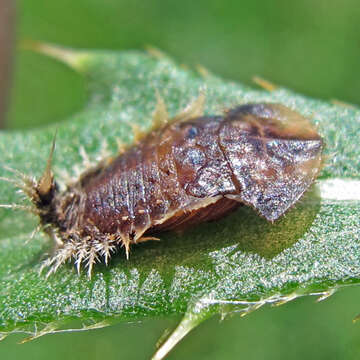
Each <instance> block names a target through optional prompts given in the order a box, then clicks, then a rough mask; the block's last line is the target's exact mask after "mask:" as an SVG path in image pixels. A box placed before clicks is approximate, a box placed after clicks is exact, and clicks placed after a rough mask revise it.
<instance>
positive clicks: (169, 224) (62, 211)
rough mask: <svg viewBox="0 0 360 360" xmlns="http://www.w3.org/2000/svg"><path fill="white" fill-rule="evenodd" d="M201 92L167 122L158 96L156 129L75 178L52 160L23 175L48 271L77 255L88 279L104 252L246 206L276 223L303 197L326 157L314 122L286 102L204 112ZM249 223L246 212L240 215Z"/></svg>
mask: <svg viewBox="0 0 360 360" xmlns="http://www.w3.org/2000/svg"><path fill="white" fill-rule="evenodd" d="M203 104H204V95H203V94H201V95H200V96H199V98H198V99H197V100H196V101H195V102H194V103H193V104H190V105H189V106H188V107H187V108H186V109H185V110H184V111H183V112H182V113H180V114H179V115H177V116H176V117H175V118H173V119H171V120H169V119H168V116H167V111H166V108H165V104H164V102H163V100H162V99H161V98H160V97H159V96H158V104H157V107H156V110H155V112H154V126H153V129H152V130H151V131H150V132H149V133H148V134H147V135H146V136H144V137H143V138H142V139H141V140H140V141H138V142H136V143H135V144H134V145H133V146H131V147H129V148H128V149H126V150H125V151H124V152H122V153H120V154H118V155H117V156H115V157H111V158H107V159H104V160H103V161H101V162H100V163H99V164H98V165H96V166H95V167H93V168H92V169H90V170H88V171H86V172H85V173H84V174H82V175H81V176H80V178H79V179H78V181H76V182H75V183H72V184H70V185H68V186H67V188H66V190H65V191H62V192H61V191H60V190H59V189H58V186H57V183H56V182H55V181H54V180H53V175H52V172H51V157H52V152H51V156H50V159H49V161H48V165H47V167H46V170H45V173H44V175H43V176H42V178H41V179H40V180H38V181H31V180H29V179H27V180H26V181H25V180H24V185H23V189H24V191H25V192H26V193H27V194H28V195H29V197H30V199H31V201H32V203H33V205H34V208H35V212H36V213H37V214H38V215H39V217H40V224H41V226H42V228H43V229H44V231H46V232H47V233H48V234H50V235H51V236H52V237H53V238H54V239H55V240H56V250H55V252H54V255H53V257H51V258H49V259H48V260H47V261H46V262H45V264H44V266H46V267H50V270H49V272H48V274H51V273H52V272H55V271H56V270H57V268H58V267H59V266H60V265H61V264H62V263H64V262H65V261H67V260H68V259H71V258H74V260H75V263H76V266H77V269H78V271H80V267H81V264H82V263H85V264H86V265H87V266H88V274H89V276H91V272H92V267H93V264H94V263H95V262H96V261H97V260H99V259H100V258H104V260H105V262H106V263H107V262H108V260H109V258H110V255H111V252H113V251H115V250H116V249H117V248H119V247H124V248H125V251H126V256H127V257H128V255H129V249H130V244H135V243H139V242H143V241H147V240H152V239H156V238H154V237H153V235H154V234H157V233H159V232H160V231H165V230H173V229H184V228H187V227H188V226H190V225H194V224H197V223H200V222H204V221H209V220H214V219H218V218H220V217H222V216H224V215H225V214H227V213H229V212H230V211H232V210H234V209H235V208H237V207H238V206H239V205H241V204H245V205H250V206H252V207H253V208H254V209H255V210H256V211H257V212H258V213H259V214H260V215H261V216H263V217H265V218H266V219H267V220H269V221H275V220H276V219H278V218H279V217H280V216H282V215H283V214H284V213H285V212H286V211H287V210H288V209H289V208H290V207H292V206H293V205H294V204H295V203H296V201H297V200H298V199H299V198H300V197H301V196H302V195H303V194H304V192H305V191H306V190H307V189H308V188H309V186H310V185H311V184H312V183H313V181H314V179H315V178H316V176H317V174H318V172H319V170H320V168H321V164H322V148H323V141H322V139H321V137H320V136H319V135H318V133H317V131H316V129H315V127H314V126H313V125H311V123H310V122H309V121H308V120H307V119H305V118H304V117H302V116H301V115H299V114H298V113H296V112H294V111H292V110H290V109H289V108H287V107H285V106H283V105H280V104H265V103H260V104H248V105H242V106H239V107H236V108H234V109H232V110H229V111H226V112H225V113H224V114H223V115H221V116H203V115H202V107H203ZM243 221H246V219H243Z"/></svg>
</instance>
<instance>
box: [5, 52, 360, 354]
mask: <svg viewBox="0 0 360 360" xmlns="http://www.w3.org/2000/svg"><path fill="white" fill-rule="evenodd" d="M40 50H42V51H44V52H46V53H48V54H49V55H53V56H55V57H56V58H57V59H58V60H60V61H63V62H65V63H68V64H69V65H70V66H71V67H72V68H74V70H75V71H77V72H79V73H81V74H82V76H83V77H84V81H85V83H86V84H87V89H88V101H87V104H86V106H85V108H84V109H83V110H82V111H81V112H79V113H77V114H75V115H73V116H72V117H70V118H68V119H65V120H64V121H63V122H61V124H59V125H58V126H57V128H58V135H57V144H56V145H57V148H56V152H55V159H54V171H55V175H56V178H57V179H61V177H62V175H61V174H63V173H68V174H69V175H71V176H76V167H81V163H82V159H81V155H80V152H79V149H80V147H83V148H84V149H85V150H86V152H87V153H88V155H89V156H90V158H91V159H93V160H95V159H96V158H98V157H99V156H101V155H100V154H101V149H103V147H104V143H106V144H107V145H108V148H109V149H110V150H111V151H112V152H113V153H115V152H116V148H117V145H116V144H117V140H118V139H120V140H121V141H123V142H128V143H131V141H132V138H133V134H132V124H135V123H136V124H138V125H140V126H141V127H142V128H143V129H147V128H149V127H150V124H151V114H152V111H153V110H154V107H155V103H156V96H155V89H157V90H158V91H159V92H160V93H161V95H162V96H163V97H164V99H165V102H166V104H167V105H168V109H169V112H170V114H172V115H173V114H175V113H176V112H177V111H178V110H179V109H181V108H183V107H184V106H185V105H186V104H187V103H188V102H189V101H190V100H192V99H193V98H194V97H196V96H197V95H198V92H199V89H200V88H204V87H206V95H207V103H206V113H208V114H220V113H221V112H222V111H223V110H224V109H226V108H229V107H233V106H235V105H238V104H243V103H248V102H278V103H282V104H284V105H287V106H289V107H291V108H293V109H296V110H297V111H299V112H300V113H302V114H303V115H305V116H307V117H310V118H311V119H312V121H313V122H314V123H315V124H317V126H318V128H319V132H320V133H321V134H322V136H323V137H324V139H325V142H326V144H327V146H326V150H325V153H326V155H327V162H326V165H325V167H324V169H323V170H322V173H321V175H320V177H319V180H318V182H317V184H316V185H315V186H314V187H313V188H312V189H311V191H309V192H308V193H307V194H306V196H305V197H304V198H303V199H302V200H301V201H300V202H299V203H298V205H297V206H296V207H295V208H294V209H292V210H291V211H290V212H288V213H287V214H286V216H285V217H283V218H282V219H281V220H279V221H277V222H276V223H275V224H271V223H268V222H266V221H265V220H264V219H262V218H260V217H259V216H258V215H257V214H256V213H254V211H253V210H251V209H250V208H247V207H243V208H241V209H239V210H238V211H237V212H235V213H234V214H232V215H230V216H228V217H226V218H224V219H222V220H220V221H217V222H213V223H207V224H203V225H200V226H198V227H196V228H195V229H192V230H189V231H187V232H185V233H184V234H182V235H179V234H175V233H166V234H162V235H161V242H147V243H144V244H139V245H137V246H134V247H133V249H132V253H131V257H130V260H128V261H127V260H126V259H125V256H124V253H123V251H122V250H119V251H118V252H117V254H116V255H115V256H114V257H113V258H112V261H111V263H110V264H109V266H108V267H106V266H105V265H103V264H99V265H98V266H96V269H95V272H94V275H93V277H92V279H91V280H89V279H88V278H87V277H86V274H81V275H80V276H78V275H77V273H76V271H75V268H74V265H73V264H67V265H65V266H63V267H61V268H60V269H59V270H58V272H57V273H56V274H55V275H52V276H50V277H49V278H48V279H45V277H44V276H43V275H39V268H40V265H41V262H42V260H44V259H45V258H46V256H47V253H49V252H51V251H52V247H53V244H52V243H51V241H50V240H49V238H48V237H47V236H46V235H44V234H42V233H37V234H35V236H34V237H33V239H31V240H30V237H31V234H32V232H33V230H34V229H35V228H36V224H37V219H36V218H34V216H32V215H30V214H27V213H24V212H21V211H17V210H16V211H15V210H9V209H1V211H0V228H1V232H0V279H1V288H0V331H1V332H2V334H3V335H4V336H5V335H7V334H9V333H12V332H19V331H22V332H25V333H29V335H30V338H32V337H37V336H41V335H43V334H45V333H49V332H55V331H59V330H60V331H61V329H64V328H67V327H68V326H69V324H70V321H71V320H79V321H80V322H81V323H82V324H83V329H87V328H91V327H99V326H105V325H108V324H110V323H114V322H116V321H132V320H137V319H143V318H146V317H154V316H169V315H172V314H185V317H184V320H183V322H182V323H181V324H180V325H179V327H178V328H177V329H176V330H175V332H174V333H173V335H172V336H170V338H169V339H168V340H167V341H165V343H164V345H163V346H162V347H161V348H160V349H159V352H158V353H157V354H156V355H155V357H154V358H156V359H160V358H162V357H163V356H164V355H165V354H166V353H167V352H168V351H169V350H170V349H171V348H172V347H173V345H174V344H175V343H176V342H177V341H179V340H180V339H181V338H182V337H183V336H184V335H185V334H186V333H187V332H188V331H190V330H191V329H192V328H193V327H194V326H196V325H197V324H198V323H200V322H201V321H202V320H204V319H206V318H208V317H210V316H212V315H214V314H218V313H220V314H222V316H225V315H226V314H228V313H231V312H239V313H240V314H242V315H244V314H247V313H249V312H250V311H252V310H255V309H257V308H259V307H260V306H262V305H265V304H282V303H284V302H287V301H290V300H293V299H295V298H297V297H299V296H305V295H317V296H319V297H320V298H321V299H322V298H324V297H326V296H328V295H331V294H332V293H333V292H334V291H335V290H336V289H337V288H339V287H342V286H344V285H349V284H354V283H357V282H359V275H360V221H359V218H360V191H359V187H360V179H359V177H360V162H359V160H358V159H359V156H360V147H359V146H358V143H357V140H358V139H357V138H358V134H359V133H360V110H359V109H356V108H353V107H351V106H340V105H334V104H329V103H325V102H322V101H318V100H314V99H309V98H306V97H303V96H300V95H298V94H294V93H292V92H291V91H289V90H286V89H277V90H275V91H272V92H267V91H255V90H253V89H250V88H247V87H244V86H242V85H240V84H237V83H233V82H230V81H225V80H223V79H219V78H217V77H216V76H214V75H211V74H207V75H205V76H204V75H200V74H199V73H197V72H195V71H191V70H185V69H184V68H182V67H180V66H178V65H177V64H175V63H174V62H173V61H172V60H171V59H168V58H167V57H165V56H160V57H159V56H151V55H149V54H144V53H141V52H107V51H91V52H72V51H68V50H62V49H58V48H55V47H48V46H41V47H40ZM55 131H56V127H55V126H51V127H48V128H43V129H38V130H32V131H26V132H2V133H1V134H0V151H1V154H2V164H3V165H6V166H9V167H11V168H14V169H17V170H19V171H21V172H23V173H26V174H30V175H33V176H36V177H39V176H40V174H41V173H42V171H43V169H44V167H45V163H46V159H47V157H48V154H49V151H50V147H51V142H52V138H53V136H54V134H55ZM0 172H1V176H3V177H7V178H11V177H14V174H12V173H11V172H9V171H8V170H6V168H1V169H0ZM0 199H1V202H2V203H4V204H12V203H17V204H19V203H21V201H22V200H21V197H20V195H19V194H18V193H17V192H16V189H14V187H13V186H12V184H11V183H8V182H6V181H5V182H4V183H2V186H1V188H0Z"/></svg>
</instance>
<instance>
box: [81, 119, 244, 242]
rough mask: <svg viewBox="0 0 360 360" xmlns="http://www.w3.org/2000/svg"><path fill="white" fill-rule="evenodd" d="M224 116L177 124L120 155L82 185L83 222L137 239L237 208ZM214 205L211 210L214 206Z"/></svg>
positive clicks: (133, 239) (103, 230)
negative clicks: (222, 140)
mask: <svg viewBox="0 0 360 360" xmlns="http://www.w3.org/2000/svg"><path fill="white" fill-rule="evenodd" d="M220 125H221V118H220V117H212V118H209V117H208V118H206V117H204V118H197V119H195V120H193V121H188V122H185V123H179V124H172V125H169V126H167V127H165V128H164V129H163V130H162V131H159V132H157V133H154V134H152V135H150V136H148V137H147V138H146V139H144V141H143V142H142V143H141V144H139V145H137V146H135V147H133V148H131V149H130V150H128V151H127V152H125V153H124V154H122V155H120V156H119V157H117V158H115V159H114V160H113V161H112V162H111V164H110V165H108V166H107V167H106V168H104V169H103V170H102V171H101V172H100V173H99V174H97V175H96V176H93V177H91V176H88V180H87V181H86V182H85V183H84V184H83V186H82V189H81V190H82V196H83V197H84V199H85V205H84V212H83V215H82V219H81V222H82V224H81V226H82V225H85V224H86V225H87V226H91V225H95V226H96V227H97V228H98V229H99V230H100V231H101V232H102V233H107V234H119V235H120V236H121V237H122V238H129V239H130V240H132V241H136V240H137V239H138V238H139V237H140V236H141V235H142V234H144V233H145V232H146V231H148V232H149V231H154V230H167V229H173V228H178V227H180V226H181V227H184V226H186V225H187V224H188V223H197V222H200V221H204V220H208V219H211V218H215V217H219V216H221V215H222V214H223V213H224V212H227V211H229V210H230V209H232V208H234V207H236V206H237V205H238V204H237V203H236V202H235V201H233V200H225V199H224V200H223V201H222V203H221V204H219V206H216V207H214V206H212V207H211V208H209V209H208V210H207V211H204V208H206V207H208V206H210V205H211V204H214V203H215V202H218V201H219V200H220V198H221V197H222V195H225V194H235V193H236V187H235V186H234V184H233V181H232V175H231V169H230V167H229V165H228V163H227V160H226V158H225V156H224V154H223V152H222V150H221V147H220V145H219V143H218V135H219V134H218V133H219V128H220ZM210 210H211V211H210Z"/></svg>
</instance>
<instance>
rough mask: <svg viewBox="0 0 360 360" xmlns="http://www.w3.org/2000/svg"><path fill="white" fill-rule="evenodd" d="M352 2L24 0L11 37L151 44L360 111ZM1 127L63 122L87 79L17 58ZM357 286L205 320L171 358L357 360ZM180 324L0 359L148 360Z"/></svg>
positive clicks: (37, 346)
mask: <svg viewBox="0 0 360 360" xmlns="http://www.w3.org/2000/svg"><path fill="white" fill-rule="evenodd" d="M359 20H360V5H359V1H358V0H343V1H341V0H301V1H281V0H273V1H265V0H263V1H260V0H252V1H249V0H246V1H227V0H223V1H221V0H198V1H194V0H193V1H188V0H183V1H172V0H168V1H165V0H162V1H161V0H151V1H146V0H117V1H116V0H102V1H101V0H97V1H96V0H76V1H70V0H61V1H48V0H19V1H17V28H16V32H17V38H18V40H19V41H21V40H24V39H33V40H40V41H47V42H52V43H56V44H61V45H65V46H70V47H75V48H101V49H105V48H106V49H134V48H136V49H143V48H144V46H146V45H152V46H155V47H157V48H159V49H161V50H163V51H164V52H167V53H168V54H170V55H171V56H172V57H173V58H175V59H177V61H178V62H180V63H184V64H187V65H189V66H195V65H197V64H201V65H203V66H205V67H206V68H208V69H209V70H210V71H212V72H214V73H216V74H219V75H221V76H223V77H225V78H228V79H232V80H236V81H240V82H243V83H247V84H251V78H252V77H253V76H254V75H259V76H261V77H263V78H265V79H268V80H270V81H272V82H274V83H276V84H280V85H283V86H285V87H288V88H290V89H293V90H295V91H298V92H301V93H303V94H305V95H308V96H313V97H318V98H323V99H327V100H328V99H339V100H342V101H346V102H350V103H354V104H360V77H359V75H358V66H359V60H360V31H359V30H360V21H359ZM15 60H16V64H15V73H14V76H13V84H14V85H13V89H12V93H11V95H12V96H11V104H10V109H9V111H8V115H7V127H8V128H24V127H33V126H40V125H44V124H46V123H49V122H56V121H60V120H61V119H62V118H64V117H65V116H66V115H68V114H70V113H72V112H74V111H76V110H77V109H80V108H81V106H82V105H83V103H84V102H85V101H86V91H85V88H84V83H83V81H82V78H81V77H80V76H79V75H77V74H75V73H74V72H72V71H71V70H70V69H68V68H67V67H66V66H65V65H63V64H60V63H58V62H56V61H54V60H52V59H48V58H46V57H43V56H41V55H38V54H34V53H31V52H28V51H19V52H17V54H16V59H15ZM359 299H360V288H351V289H347V290H344V291H341V292H339V293H337V294H336V295H335V296H333V297H332V298H330V299H328V300H326V301H325V302H323V303H321V304H315V303H314V299H310V298H308V299H299V300H296V301H295V302H293V303H290V304H287V305H284V306H282V307H279V308H265V309H261V310H259V311H257V312H255V313H253V314H251V315H249V316H248V317H246V318H240V317H238V316H235V317H232V318H231V319H228V320H225V321H224V322H222V323H219V321H218V319H213V320H211V321H208V322H207V323H204V324H202V325H201V326H200V327H199V328H198V329H196V330H195V331H194V332H193V333H192V334H191V335H190V336H189V337H187V338H186V339H185V340H184V341H183V342H182V343H181V344H180V346H179V347H178V348H177V349H176V350H175V351H174V352H173V353H172V354H171V355H170V357H169V358H170V359H185V358H191V359H225V360H226V359H240V358H241V359H265V358H266V359H278V360H282V359H305V358H307V359H317V360H320V359H345V360H347V359H359V356H360V323H356V324H353V323H352V321H351V320H352V318H353V317H354V316H356V315H357V313H358V312H360V302H359ZM177 320H178V319H154V320H151V321H149V320H148V321H145V322H143V323H136V324H119V325H116V326H113V327H110V328H107V329H102V330H94V331H91V332H85V333H76V334H75V333H74V334H57V335H49V336H46V337H44V338H40V339H38V340H35V341H33V342H31V343H28V344H25V345H16V343H17V341H19V340H20V339H21V337H19V336H12V337H9V338H7V339H6V340H5V341H4V342H3V343H1V344H0V358H1V359H10V360H13V359H28V360H32V359H39V360H42V359H49V358H52V359H54V360H57V359H64V358H67V359H81V360H82V359H87V360H92V359H146V358H149V356H150V355H151V353H152V352H153V351H154V344H155V343H156V341H157V339H158V338H159V337H160V335H161V334H162V333H163V331H164V329H165V328H172V327H174V326H175V324H176V322H177Z"/></svg>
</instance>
